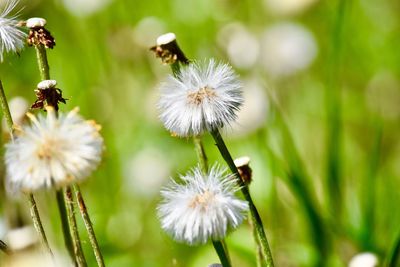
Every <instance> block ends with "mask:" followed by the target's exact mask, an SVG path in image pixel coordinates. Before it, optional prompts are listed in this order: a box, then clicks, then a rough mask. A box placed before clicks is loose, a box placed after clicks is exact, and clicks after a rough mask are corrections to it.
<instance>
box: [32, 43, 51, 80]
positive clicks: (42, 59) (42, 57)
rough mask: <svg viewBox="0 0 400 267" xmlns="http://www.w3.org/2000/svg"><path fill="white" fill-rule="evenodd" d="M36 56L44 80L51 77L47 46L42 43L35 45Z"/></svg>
mask: <svg viewBox="0 0 400 267" xmlns="http://www.w3.org/2000/svg"><path fill="white" fill-rule="evenodd" d="M35 50H36V58H37V63H38V67H39V72H40V78H41V79H42V80H49V79H50V69H49V63H48V61H47V53H46V48H45V47H44V46H43V45H42V44H38V45H35Z"/></svg>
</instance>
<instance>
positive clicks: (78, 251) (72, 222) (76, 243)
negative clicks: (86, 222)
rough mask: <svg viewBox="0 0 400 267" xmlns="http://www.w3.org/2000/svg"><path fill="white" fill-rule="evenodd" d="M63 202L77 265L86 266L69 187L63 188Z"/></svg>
mask: <svg viewBox="0 0 400 267" xmlns="http://www.w3.org/2000/svg"><path fill="white" fill-rule="evenodd" d="M64 196H65V204H66V207H67V217H68V223H69V231H70V233H71V237H72V245H73V248H74V253H75V257H76V262H77V264H78V266H79V267H86V266H87V263H86V259H85V255H84V253H83V250H82V244H81V239H80V237H79V232H78V225H77V224H76V219H75V211H74V198H73V195H72V190H71V187H69V186H67V187H66V188H65V194H64Z"/></svg>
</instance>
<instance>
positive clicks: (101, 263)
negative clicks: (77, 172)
mask: <svg viewBox="0 0 400 267" xmlns="http://www.w3.org/2000/svg"><path fill="white" fill-rule="evenodd" d="M74 190H75V196H76V200H77V202H78V205H79V211H80V212H81V215H82V219H83V222H84V223H85V227H86V231H87V233H88V236H89V240H90V244H91V245H92V249H93V252H94V255H95V257H96V261H97V265H98V266H99V267H104V266H105V264H104V259H103V255H102V254H101V250H100V247H99V244H98V242H97V239H96V235H95V233H94V229H93V224H92V221H91V220H90V217H89V213H88V212H87V208H86V204H85V201H84V200H83V197H82V193H81V190H80V188H79V186H78V185H76V184H75V185H74Z"/></svg>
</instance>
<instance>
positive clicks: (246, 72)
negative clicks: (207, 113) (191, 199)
mask: <svg viewBox="0 0 400 267" xmlns="http://www.w3.org/2000/svg"><path fill="white" fill-rule="evenodd" d="M3 2H4V1H3ZM19 6H21V7H22V6H23V7H24V8H23V10H22V11H21V12H20V18H21V19H27V18H29V17H44V18H46V20H47V29H48V30H50V32H51V33H52V34H53V36H54V37H55V40H56V46H55V47H54V49H52V50H47V51H48V59H49V64H50V76H51V78H52V79H56V80H57V82H58V87H59V88H60V89H62V91H63V96H64V97H65V98H68V101H67V104H66V105H62V106H61V107H60V110H61V111H69V110H71V109H72V108H74V107H76V106H79V108H80V110H81V114H82V115H83V116H84V117H85V118H88V119H94V120H96V121H97V122H98V123H99V124H101V125H102V130H101V133H102V135H103V137H104V140H105V152H104V158H103V161H102V163H101V165H100V166H99V168H98V170H97V171H96V172H95V173H93V175H92V176H91V177H89V178H88V179H87V181H85V182H84V183H83V184H82V185H81V189H82V191H83V194H84V197H85V200H86V202H87V206H88V209H89V213H90V215H91V218H92V220H93V223H94V227H95V231H96V234H97V237H98V240H99V243H100V246H101V249H102V252H103V254H104V257H105V261H106V265H107V266H110V267H123V266H143V267H156V266H171V267H172V266H181V267H184V266H189V267H201V266H203V267H204V266H208V264H210V263H213V262H218V258H217V256H216V254H215V252H214V251H213V248H212V245H211V244H207V245H204V246H198V247H189V246H186V245H181V244H177V243H175V242H174V241H173V240H172V239H171V238H170V237H169V236H167V235H166V234H165V233H163V231H162V230H161V228H160V224H159V221H158V220H157V216H156V206H157V203H158V202H159V201H160V196H159V190H160V188H161V187H162V186H163V185H164V184H165V183H167V182H168V178H169V177H177V174H178V173H184V172H186V171H187V170H189V169H190V168H192V167H193V166H195V165H196V154H195V152H194V150H193V144H192V142H191V140H190V139H178V138H174V137H171V136H170V134H169V133H168V132H167V131H166V130H165V129H164V127H163V125H162V123H161V122H160V121H159V120H158V118H157V116H158V113H157V108H156V103H157V96H158V85H159V83H160V82H161V81H162V79H164V78H165V77H166V76H167V75H168V74H169V73H170V69H169V67H168V66H165V65H162V64H161V61H160V60H159V59H156V58H155V56H154V54H153V53H152V52H151V51H149V48H150V47H151V46H153V45H155V39H156V38H157V36H158V35H160V34H163V33H166V32H174V33H175V34H176V36H177V40H178V43H179V44H180V46H181V48H182V50H183V51H184V52H185V53H186V55H187V57H188V58H190V59H198V60H203V59H207V58H216V59H218V60H222V61H224V62H230V63H231V64H232V65H233V67H234V69H235V70H236V71H237V72H238V73H239V75H240V77H241V80H242V81H243V84H244V92H245V97H246V103H245V105H244V107H243V112H242V113H241V114H240V119H239V122H238V123H237V124H235V125H231V126H229V127H226V128H225V129H223V133H224V136H225V137H226V142H227V145H228V147H229V148H230V150H231V152H232V154H233V156H234V157H239V156H244V155H247V156H249V157H250V158H251V167H252V169H253V182H252V184H251V185H250V190H251V192H252V194H253V197H254V200H255V203H256V205H257V207H258V209H259V212H260V213H261V216H262V218H263V221H264V224H265V227H266V231H267V235H268V238H269V241H270V245H271V248H272V253H273V255H274V258H275V262H276V266H347V264H348V262H349V260H350V259H351V258H352V257H353V256H354V255H356V254H358V253H360V252H365V251H369V252H373V253H375V254H376V255H377V256H378V257H379V260H380V261H381V262H383V261H384V260H385V258H386V257H387V256H388V254H389V251H391V249H392V247H393V245H394V243H395V241H396V239H397V236H398V234H399V233H400V232H399V231H400V224H399V222H400V210H399V204H400V191H399V188H400V142H399V132H400V124H399V122H400V78H399V74H400V53H399V47H400V16H399V14H400V13H399V12H400V2H399V1H395V0H386V1H370V0H332V1H323V0H298V1H290V0H285V1H283V0H282V1H276V0H263V1H249V0H243V1H234V0H215V1H212V0H193V1H185V0H172V1H168V0H162V1H160V0H155V1H128V0H97V1H96V0H90V1H89V0H85V1H77V0H69V1H68V0H54V1H48V0H46V1H45V0H43V1H40V0H32V1H21V3H20V5H19ZM0 75H1V79H2V82H3V85H4V89H5V91H6V95H7V97H8V98H9V99H12V98H13V97H16V96H22V97H24V98H25V99H26V100H27V101H28V102H29V103H33V102H34V100H35V96H34V91H33V90H34V89H35V87H36V84H37V83H38V82H39V81H40V78H39V72H38V68H37V65H36V61H35V51H34V49H33V48H30V47H26V48H25V49H24V50H23V51H21V53H20V54H19V56H17V55H7V56H6V57H5V61H4V62H3V63H1V65H0ZM35 112H36V111H35ZM5 139H6V136H5V135H4V137H3V140H5ZM204 142H205V145H206V153H207V154H208V156H209V159H210V162H219V163H220V164H222V165H223V164H225V163H224V162H223V160H222V158H221V157H220V156H219V154H218V150H217V149H216V147H215V145H214V143H213V140H212V138H211V137H210V136H209V135H205V136H204ZM1 179H3V178H1ZM35 196H36V198H37V201H38V205H39V210H40V213H41V215H42V219H43V223H44V226H45V229H46V231H47V233H48V235H49V238H50V244H51V245H52V247H54V248H58V250H59V251H61V252H65V251H64V247H63V240H62V234H61V226H60V220H59V217H58V210H57V205H56V201H55V193H54V192H53V191H47V192H39V193H37V194H35ZM77 218H78V222H79V226H80V229H81V230H82V231H81V238H82V240H83V246H84V249H85V253H86V258H87V260H88V262H89V266H96V263H95V260H94V256H93V254H92V252H91V249H90V243H89V241H88V239H87V235H86V233H85V231H84V226H83V223H82V220H81V219H80V215H79V213H77ZM25 224H31V220H30V217H29V209H28V207H27V203H26V201H25V199H24V198H23V197H22V198H21V200H19V201H17V200H12V201H11V200H6V196H5V194H4V190H1V193H0V226H1V227H0V239H4V237H5V236H6V234H7V232H8V231H9V229H10V228H15V227H18V226H21V225H25ZM227 243H228V246H229V248H230V253H231V257H232V259H233V265H234V266H241V267H246V266H256V262H255V253H254V252H255V245H254V242H253V240H252V235H251V230H250V227H249V224H248V222H247V221H245V223H244V224H243V225H242V226H241V227H240V228H239V229H238V230H237V231H235V232H233V233H231V234H230V235H229V236H228V237H227ZM2 257H3V258H4V256H3V255H1V254H0V262H1V260H2Z"/></svg>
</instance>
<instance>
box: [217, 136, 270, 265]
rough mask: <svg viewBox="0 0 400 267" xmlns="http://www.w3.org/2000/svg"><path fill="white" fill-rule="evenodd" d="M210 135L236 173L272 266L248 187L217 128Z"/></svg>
mask: <svg viewBox="0 0 400 267" xmlns="http://www.w3.org/2000/svg"><path fill="white" fill-rule="evenodd" d="M211 135H212V136H213V138H214V140H215V143H216V145H217V147H218V149H219V151H220V153H221V155H222V157H223V158H224V160H225V161H226V163H227V164H228V166H229V168H230V169H231V171H232V173H234V174H235V175H236V179H237V182H238V184H239V186H240V188H241V191H242V193H243V196H244V198H245V199H246V200H247V202H248V203H249V208H250V215H251V216H250V217H251V220H252V223H253V225H254V228H255V231H256V232H257V235H258V238H259V241H260V243H261V247H262V251H263V255H264V257H265V261H266V264H267V266H268V267H273V266H274V261H273V258H272V253H271V249H270V247H269V244H268V240H267V236H266V234H265V231H264V226H263V223H262V220H261V217H260V215H259V213H258V211H257V208H256V206H255V205H254V202H253V200H252V198H251V195H250V191H249V188H248V187H247V185H246V184H244V183H243V181H242V179H241V178H240V174H239V171H238V169H237V168H236V165H235V163H234V161H233V159H232V156H231V154H230V153H229V150H228V148H227V147H226V145H225V142H224V140H223V139H222V136H221V134H220V132H219V130H218V129H214V130H213V131H211Z"/></svg>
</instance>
